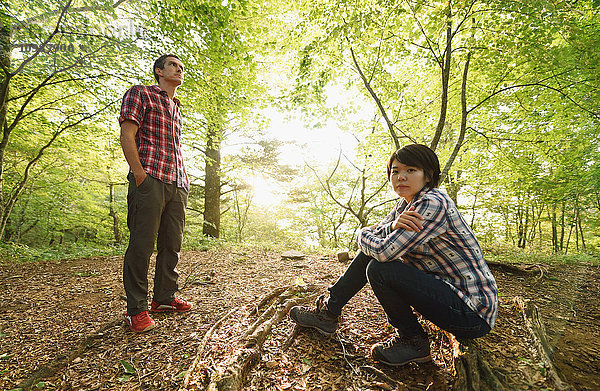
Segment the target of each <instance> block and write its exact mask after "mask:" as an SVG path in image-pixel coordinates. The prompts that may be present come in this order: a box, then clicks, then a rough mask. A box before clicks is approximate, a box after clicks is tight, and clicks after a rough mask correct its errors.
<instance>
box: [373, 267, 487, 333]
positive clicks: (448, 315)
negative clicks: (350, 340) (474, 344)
mask: <svg viewBox="0 0 600 391" xmlns="http://www.w3.org/2000/svg"><path fill="white" fill-rule="evenodd" d="M367 277H368V280H369V283H370V285H371V287H372V288H373V292H374V293H375V296H377V299H378V300H379V302H380V303H381V305H382V306H383V309H384V310H385V313H386V314H387V316H388V319H389V322H390V324H391V325H392V326H394V327H396V328H397V329H398V332H399V333H402V334H404V335H406V336H409V337H410V336H414V335H418V334H421V333H423V329H422V328H421V326H420V324H419V322H418V320H417V318H416V316H415V315H414V313H413V312H412V310H411V307H412V308H414V309H415V310H416V311H417V312H419V313H420V314H421V315H423V316H424V317H425V318H426V319H429V320H430V321H431V322H433V323H434V324H436V325H437V326H438V327H440V328H441V329H443V330H446V331H449V332H451V333H452V334H454V335H455V336H456V337H458V338H466V339H470V338H478V337H481V336H483V335H485V334H487V333H488V332H489V331H490V327H489V326H488V324H487V323H486V322H485V320H483V319H482V318H481V317H480V316H479V315H478V314H477V313H476V312H475V311H473V310H471V309H470V308H469V307H468V306H467V304H466V303H465V302H464V301H463V300H462V299H461V298H460V297H459V296H458V295H457V294H456V292H454V291H453V290H452V289H451V288H450V286H449V285H448V284H446V283H445V282H443V281H441V280H439V279H437V278H434V277H433V276H432V275H430V274H427V273H425V272H423V271H422V270H419V269H417V268H415V267H414V266H412V265H409V264H406V263H403V262H399V261H396V262H385V263H381V262H377V261H376V260H372V261H371V262H370V263H369V265H368V267H367Z"/></svg>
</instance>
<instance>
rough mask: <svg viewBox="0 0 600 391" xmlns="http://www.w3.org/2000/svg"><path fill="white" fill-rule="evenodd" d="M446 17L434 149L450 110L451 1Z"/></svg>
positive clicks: (432, 147) (432, 143)
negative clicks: (438, 111) (438, 114)
mask: <svg viewBox="0 0 600 391" xmlns="http://www.w3.org/2000/svg"><path fill="white" fill-rule="evenodd" d="M446 18H447V22H446V48H445V50H444V56H442V59H441V60H440V62H439V64H440V67H441V68H442V96H441V99H442V101H441V104H440V118H439V120H438V124H437V128H436V130H435V134H434V136H433V139H432V140H431V144H430V145H429V147H430V148H431V149H432V150H434V151H435V150H436V148H437V145H438V143H439V142H440V138H441V137H442V132H443V131H444V126H445V124H446V113H447V111H448V84H449V81H450V60H451V58H452V8H450V3H448V11H447V15H446Z"/></svg>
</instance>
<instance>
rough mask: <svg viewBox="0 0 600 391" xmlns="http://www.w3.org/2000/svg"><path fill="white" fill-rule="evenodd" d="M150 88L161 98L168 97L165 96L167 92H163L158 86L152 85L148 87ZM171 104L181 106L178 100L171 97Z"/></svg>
mask: <svg viewBox="0 0 600 391" xmlns="http://www.w3.org/2000/svg"><path fill="white" fill-rule="evenodd" d="M150 88H152V89H153V90H154V91H156V92H157V93H159V94H161V95H162V96H166V97H167V98H168V97H169V96H168V95H167V91H165V90H163V89H162V88H160V87H159V86H158V85H156V84H154V85H152V86H150ZM173 102H175V104H176V105H177V106H181V102H179V99H177V98H175V97H173Z"/></svg>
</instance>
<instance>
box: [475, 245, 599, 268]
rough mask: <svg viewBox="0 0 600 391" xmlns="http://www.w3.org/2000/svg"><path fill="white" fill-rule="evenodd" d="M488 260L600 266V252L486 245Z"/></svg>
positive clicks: (484, 249)
mask: <svg viewBox="0 0 600 391" xmlns="http://www.w3.org/2000/svg"><path fill="white" fill-rule="evenodd" d="M483 252H484V256H485V259H486V260H487V261H494V262H501V263H517V264H540V263H541V264H556V263H560V264H588V265H595V266H600V254H592V253H584V252H573V253H568V254H559V253H551V252H546V251H534V250H529V249H521V248H517V247H511V246H503V245H494V246H490V245H487V246H484V248H483Z"/></svg>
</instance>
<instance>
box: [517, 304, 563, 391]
mask: <svg viewBox="0 0 600 391" xmlns="http://www.w3.org/2000/svg"><path fill="white" fill-rule="evenodd" d="M514 301H515V303H516V305H517V307H519V309H520V310H521V312H522V313H523V319H524V320H525V324H526V325H527V329H528V330H529V333H530V334H531V337H532V338H533V340H534V343H535V348H536V350H537V352H538V354H539V355H540V356H541V358H542V362H543V363H544V366H545V367H546V373H547V376H548V377H549V378H550V380H551V381H552V384H553V385H554V387H555V388H556V389H557V390H559V391H563V390H572V389H573V387H571V386H570V385H569V384H568V383H566V382H565V381H564V379H563V377H562V375H561V373H560V371H559V370H558V368H556V366H555V365H554V363H553V362H552V353H553V349H552V347H551V346H550V343H549V342H548V335H547V334H546V328H545V327H544V324H543V323H542V320H541V319H540V313H539V310H538V307H537V306H536V305H535V304H533V303H532V302H531V301H527V302H525V301H524V300H523V299H522V298H521V297H515V299H514Z"/></svg>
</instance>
